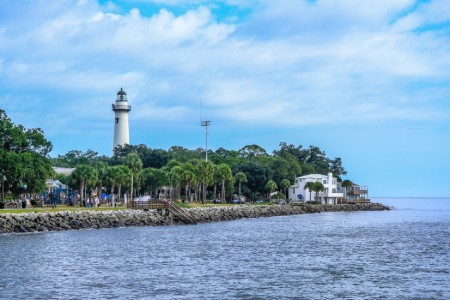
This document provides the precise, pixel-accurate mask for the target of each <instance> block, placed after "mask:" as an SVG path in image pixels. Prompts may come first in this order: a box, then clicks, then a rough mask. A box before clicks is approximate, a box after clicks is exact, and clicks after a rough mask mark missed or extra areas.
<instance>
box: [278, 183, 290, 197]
mask: <svg viewBox="0 0 450 300" xmlns="http://www.w3.org/2000/svg"><path fill="white" fill-rule="evenodd" d="M290 186H291V182H290V181H289V179H283V180H281V182H280V187H281V188H282V189H283V192H284V197H285V198H286V199H287V198H288V196H287V195H286V190H287V189H288V188H289V187H290Z"/></svg>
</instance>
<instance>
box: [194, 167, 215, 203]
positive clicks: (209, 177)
mask: <svg viewBox="0 0 450 300" xmlns="http://www.w3.org/2000/svg"><path fill="white" fill-rule="evenodd" d="M197 176H198V179H199V181H200V183H201V186H202V203H203V204H206V188H207V186H209V185H210V184H211V183H212V181H213V178H214V164H213V163H212V162H211V161H208V162H206V161H202V162H200V164H199V165H198V166H197Z"/></svg>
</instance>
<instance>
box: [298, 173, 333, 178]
mask: <svg viewBox="0 0 450 300" xmlns="http://www.w3.org/2000/svg"><path fill="white" fill-rule="evenodd" d="M297 178H301V179H307V178H322V179H326V178H328V176H327V175H322V174H308V175H304V176H300V177H297Z"/></svg>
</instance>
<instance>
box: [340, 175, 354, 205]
mask: <svg viewBox="0 0 450 300" xmlns="http://www.w3.org/2000/svg"><path fill="white" fill-rule="evenodd" d="M352 185H353V182H351V181H350V180H348V179H345V180H344V181H342V184H341V186H342V187H343V188H344V189H345V198H346V199H345V200H347V188H348V187H351V186H352Z"/></svg>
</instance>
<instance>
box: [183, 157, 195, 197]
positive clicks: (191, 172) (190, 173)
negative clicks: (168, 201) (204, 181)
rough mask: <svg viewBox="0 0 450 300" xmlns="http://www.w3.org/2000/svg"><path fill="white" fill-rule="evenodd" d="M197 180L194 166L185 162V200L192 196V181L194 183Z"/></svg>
mask: <svg viewBox="0 0 450 300" xmlns="http://www.w3.org/2000/svg"><path fill="white" fill-rule="evenodd" d="M194 181H195V168H194V166H193V165H192V164H191V163H190V162H187V163H184V164H183V174H182V182H183V184H184V185H185V187H184V190H185V195H184V199H185V201H189V199H190V197H189V195H190V185H191V183H193V182H194Z"/></svg>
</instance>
